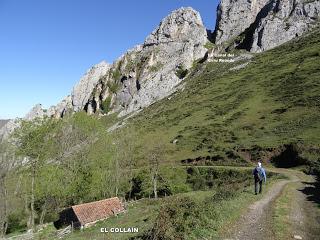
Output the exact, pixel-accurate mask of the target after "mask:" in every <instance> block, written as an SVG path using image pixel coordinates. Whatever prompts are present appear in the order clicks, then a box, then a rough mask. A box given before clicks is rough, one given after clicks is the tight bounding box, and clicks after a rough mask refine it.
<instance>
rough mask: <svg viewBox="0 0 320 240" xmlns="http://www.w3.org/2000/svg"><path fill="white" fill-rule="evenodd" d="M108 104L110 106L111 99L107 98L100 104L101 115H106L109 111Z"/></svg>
mask: <svg viewBox="0 0 320 240" xmlns="http://www.w3.org/2000/svg"><path fill="white" fill-rule="evenodd" d="M110 104H111V97H110V96H109V97H107V98H106V100H104V101H103V102H102V103H101V110H102V112H103V113H108V112H109V111H110V110H111V108H110Z"/></svg>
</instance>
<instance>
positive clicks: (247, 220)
mask: <svg viewBox="0 0 320 240" xmlns="http://www.w3.org/2000/svg"><path fill="white" fill-rule="evenodd" d="M290 181H293V180H290ZM290 181H289V180H283V181H281V182H278V183H276V184H274V185H273V187H272V188H271V189H270V190H269V191H268V192H267V193H266V194H265V197H264V198H262V199H261V200H259V201H257V202H255V203H254V204H252V205H251V206H250V207H249V209H248V212H247V213H246V214H245V215H243V216H242V217H241V218H240V220H239V221H238V223H239V224H237V225H236V226H235V229H234V230H233V231H232V233H231V234H230V237H229V238H227V239H233V240H264V239H265V240H270V239H274V235H273V232H272V228H271V227H270V221H272V219H271V218H272V207H271V205H272V204H271V203H272V201H273V200H275V199H276V198H277V197H278V196H279V195H280V194H281V191H282V189H283V187H284V186H285V185H286V184H287V183H289V182H290Z"/></svg>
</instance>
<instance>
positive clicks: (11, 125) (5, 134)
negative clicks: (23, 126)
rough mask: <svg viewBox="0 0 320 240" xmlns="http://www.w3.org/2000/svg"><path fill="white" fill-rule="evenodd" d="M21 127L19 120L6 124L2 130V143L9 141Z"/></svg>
mask: <svg viewBox="0 0 320 240" xmlns="http://www.w3.org/2000/svg"><path fill="white" fill-rule="evenodd" d="M19 126H20V125H19V121H18V120H17V119H11V120H9V121H8V122H6V124H5V125H4V126H2V127H1V128H0V142H1V141H2V140H4V139H7V138H8V137H9V136H10V134H12V133H13V131H14V130H15V129H16V128H17V127H19Z"/></svg>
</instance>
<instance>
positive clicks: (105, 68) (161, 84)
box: [0, 0, 320, 135]
mask: <svg viewBox="0 0 320 240" xmlns="http://www.w3.org/2000/svg"><path fill="white" fill-rule="evenodd" d="M319 9H320V4H319V1H309V0H308V1H304V0H297V1H293V0H285V1H279V0H271V1H266V0H260V1H259V0H254V1H247V0H238V1H231V0H222V1H221V3H220V4H219V7H218V18H217V23H216V30H215V33H214V42H215V44H216V46H215V47H214V49H213V50H212V49H211V50H208V49H207V46H206V44H207V43H208V41H209V40H208V34H207V30H206V28H205V27H204V25H203V23H202V20H201V16H200V14H199V13H198V12H197V11H195V10H194V9H192V8H180V9H178V10H175V11H173V12H172V13H171V14H170V15H169V16H167V17H166V18H164V19H163V20H162V21H161V23H160V25H159V26H158V27H157V28H156V29H155V30H154V31H153V32H152V33H151V34H150V35H149V36H148V37H147V38H146V40H145V42H144V43H143V44H141V45H138V46H136V47H134V48H133V49H131V50H129V51H127V52H126V53H125V54H123V55H122V56H121V57H120V58H119V59H117V60H116V61H115V62H114V63H113V64H109V63H106V62H101V63H99V64H97V65H94V66H93V67H92V68H91V69H90V70H88V71H87V73H86V74H85V75H84V76H83V77H82V78H81V79H80V81H79V83H78V84H77V85H76V86H75V87H74V88H73V91H72V93H71V95H69V96H67V97H66V98H65V99H63V100H62V101H61V102H60V103H58V104H57V105H56V106H52V107H50V108H49V109H48V110H45V109H43V108H42V106H41V105H40V104H38V105H36V106H35V107H34V108H33V109H32V110H31V111H30V112H29V113H28V114H27V115H26V117H25V119H27V120H32V119H34V118H36V117H44V116H49V117H55V118H61V117H64V116H65V114H67V113H72V112H78V111H82V110H85V111H86V112H87V113H89V114H92V113H104V114H105V113H115V112H118V113H119V116H125V115H128V114H131V113H135V112H137V111H139V110H140V109H142V108H145V107H147V106H149V105H150V104H152V103H154V102H156V101H158V100H160V99H162V98H164V97H166V96H168V95H170V94H172V93H173V92H175V91H176V90H177V89H178V88H177V87H178V86H180V83H181V82H183V79H184V77H185V75H186V74H187V73H188V69H190V68H191V67H192V65H193V64H194V63H195V62H197V61H205V60H208V58H212V57H214V56H215V55H217V54H219V53H220V52H221V51H225V49H229V48H230V46H231V47H235V48H241V49H246V50H248V51H252V52H261V51H265V50H268V49H270V48H273V47H276V46H278V45H280V44H282V43H284V42H286V41H289V40H291V39H292V38H294V37H296V36H299V35H301V34H303V32H305V31H307V30H308V29H309V28H310V27H312V26H313V25H314V24H315V23H316V22H317V21H318V16H319ZM239 22H241V24H239ZM209 60H210V59H209ZM16 126H17V123H16V122H15V120H11V121H10V122H9V123H8V124H7V125H6V126H5V127H4V128H3V129H2V130H1V132H2V133H1V132H0V135H8V132H9V133H10V132H12V130H13V128H15V127H16Z"/></svg>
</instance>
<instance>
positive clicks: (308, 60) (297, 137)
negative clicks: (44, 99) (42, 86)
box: [2, 29, 320, 237]
mask: <svg viewBox="0 0 320 240" xmlns="http://www.w3.org/2000/svg"><path fill="white" fill-rule="evenodd" d="M319 46H320V34H319V30H318V29H316V30H315V31H314V32H313V33H312V34H309V35H307V36H305V37H303V38H300V39H298V40H295V41H292V42H289V43H287V44H285V45H283V46H281V47H278V48H276V49H274V50H271V51H267V52H265V53H261V54H256V55H255V56H254V58H253V59H251V62H250V63H249V65H247V66H246V67H245V68H242V69H240V70H231V68H233V67H235V66H237V65H239V64H242V63H244V62H236V63H213V62H212V63H195V64H194V67H193V69H192V71H190V73H189V74H188V75H187V79H186V80H185V81H184V83H183V84H184V85H183V86H181V87H182V89H183V90H179V91H178V92H177V93H175V94H173V95H172V96H171V97H169V98H167V99H164V100H161V101H159V102H157V103H155V104H153V105H151V106H150V107H148V108H146V109H144V110H143V111H141V112H140V113H139V114H137V115H135V116H134V117H131V118H129V119H127V120H126V119H118V118H117V117H116V116H115V115H109V116H102V117H101V116H87V115H86V114H85V113H83V112H80V113H76V114H74V115H72V116H68V117H65V118H64V119H62V120H53V119H46V120H44V121H42V122H41V123H39V122H37V121H36V122H34V123H27V122H25V123H22V127H21V129H20V130H18V131H17V132H16V133H15V136H16V137H17V139H19V141H18V149H17V150H16V151H15V153H16V154H18V155H20V156H21V157H25V156H27V157H29V158H30V159H32V160H30V161H27V162H26V161H24V162H22V164H21V162H18V163H17V165H16V166H19V167H16V168H15V169H14V170H13V171H11V172H5V173H4V175H2V176H4V177H3V179H5V185H3V186H5V190H6V191H5V192H6V193H7V194H8V196H7V198H8V199H11V201H10V202H9V203H7V206H6V207H7V212H9V213H10V214H9V215H8V219H9V220H8V221H9V225H8V230H7V233H12V232H16V231H23V230H25V229H26V228H27V227H29V228H30V224H31V225H32V221H31V222H30V218H29V215H30V208H29V206H30V205H34V206H33V207H34V211H35V213H36V214H34V216H33V218H34V221H35V223H36V224H42V223H45V222H51V221H53V220H55V219H56V218H57V212H58V211H59V210H61V209H63V208H64V207H67V206H70V205H73V204H78V203H82V202H89V201H94V200H99V199H103V198H107V197H112V196H115V195H117V196H120V197H123V198H125V199H127V200H134V199H140V198H149V197H157V196H158V197H164V196H168V195H175V194H190V197H188V198H184V197H183V198H182V200H181V201H185V202H186V206H189V205H190V204H191V205H192V204H195V203H194V201H196V200H193V198H194V195H197V194H196V192H194V191H206V190H210V189H211V190H212V188H214V191H217V189H218V190H221V189H219V188H217V187H219V181H223V179H226V177H225V176H229V177H230V176H231V177H232V176H235V179H233V180H232V179H231V180H230V179H228V178H227V179H228V181H227V182H230V181H231V182H239V184H240V185H239V186H235V185H231V188H232V191H233V190H235V191H236V190H237V189H238V188H245V187H246V186H248V185H247V184H246V182H247V181H248V179H247V177H246V176H249V177H250V172H247V173H246V175H245V176H244V175H243V173H241V174H240V173H238V175H237V174H236V175H233V174H235V173H229V172H225V173H224V174H223V176H222V175H219V174H221V172H212V173H211V172H210V171H209V170H210V167H208V168H205V169H206V170H205V169H204V170H190V171H191V172H190V171H189V172H188V171H186V169H185V168H182V167H181V164H184V165H188V166H189V165H234V166H239V165H248V166H250V165H251V164H252V161H255V160H258V159H259V160H264V161H271V162H273V163H274V164H276V165H279V166H298V165H304V166H306V171H308V172H314V173H319V172H320V170H319V169H320V160H319V153H320V121H319V119H320V111H319V110H320V75H319V72H320V48H319ZM240 53H241V52H235V54H236V55H237V54H240ZM119 121H120V122H121V121H122V122H124V123H125V124H124V127H122V128H119V129H116V130H114V131H112V132H108V131H107V129H108V128H110V127H111V126H113V125H114V124H115V123H117V122H119ZM3 149H4V150H3V151H6V149H8V148H5V147H4V148H3ZM6 156H9V155H6ZM286 156H290V158H289V159H291V160H292V161H289V162H283V161H284V159H288V158H287V157H286ZM19 164H20V165H19ZM196 169H198V168H196ZM208 169H209V170H208ZM192 171H195V172H192ZM216 176H219V177H218V178H215V177H216ZM217 179H218V180H217ZM219 179H220V180H219ZM210 181H211V182H210ZM221 184H222V183H220V185H221ZM232 191H231V192H232ZM210 194H211V193H210ZM221 194H226V196H222V199H225V198H227V199H228V198H229V197H230V198H232V194H231V193H230V192H229V193H225V192H224V191H222V193H221ZM229 194H230V196H229ZM210 197H212V194H211V195H210ZM218 200H219V199H215V200H214V201H218ZM179 201H180V200H175V201H173V206H167V207H164V210H163V211H162V212H161V213H160V215H159V216H158V219H157V221H159V222H160V223H161V221H163V220H162V218H165V217H167V215H168V214H169V213H170V211H171V210H170V209H171V207H173V208H179V209H180V205H179V204H180V203H179ZM206 204H207V203H206V202H205V201H200V203H199V209H201V208H202V206H204V205H206ZM208 206H209V207H212V208H214V204H213V205H212V204H211V205H208ZM152 208H156V209H157V208H158V206H156V207H152ZM31 211H32V209H31ZM181 211H184V209H181ZM199 211H200V210H199ZM214 211H218V210H214ZM214 211H213V213H215V212H214ZM179 214H182V215H184V214H185V213H183V212H181V213H179ZM194 214H195V215H194V216H193V217H192V216H191V217H190V224H191V225H192V224H193V220H194V219H196V218H198V216H199V215H200V216H202V215H201V214H203V212H201V211H200V212H195V213H194ZM217 214H218V213H217ZM153 217H154V215H153ZM153 217H151V218H152V219H153V220H154V218H153ZM151 223H152V221H151ZM151 223H150V224H149V225H150V226H153V225H152V224H151ZM160 223H159V224H160ZM168 224H169V225H166V226H164V228H163V229H153V230H154V231H155V232H152V233H151V234H160V235H161V234H164V233H163V232H161V231H165V230H166V228H168V229H169V230H170V231H173V230H172V229H174V228H175V227H176V226H175V225H174V223H168ZM170 224H171V225H170ZM198 224H199V226H201V224H203V223H198ZM191 225H190V226H191ZM150 226H149V227H150ZM146 229H147V228H146ZM189 230H190V229H189ZM189 230H188V231H189ZM157 231H158V232H157ZM188 231H186V232H188ZM186 232H184V233H182V235H183V236H184V234H185V233H186ZM193 234H195V236H199V235H197V233H193ZM160 235H159V236H160ZM200 235H201V234H200ZM142 237H143V236H142Z"/></svg>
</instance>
